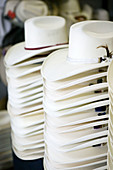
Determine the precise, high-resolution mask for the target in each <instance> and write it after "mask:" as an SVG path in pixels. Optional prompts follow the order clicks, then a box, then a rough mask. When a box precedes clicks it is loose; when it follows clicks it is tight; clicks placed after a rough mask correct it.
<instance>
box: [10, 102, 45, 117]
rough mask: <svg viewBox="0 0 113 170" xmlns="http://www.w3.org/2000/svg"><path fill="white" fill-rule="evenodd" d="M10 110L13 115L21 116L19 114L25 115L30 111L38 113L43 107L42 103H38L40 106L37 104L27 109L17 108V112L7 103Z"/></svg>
mask: <svg viewBox="0 0 113 170" xmlns="http://www.w3.org/2000/svg"><path fill="white" fill-rule="evenodd" d="M9 108H10V109H11V110H12V112H13V113H15V114H17V115H21V114H25V113H27V112H28V113H29V112H32V111H36V110H37V111H38V110H39V111H40V110H42V108H43V105H42V102H41V103H40V105H37V104H34V105H32V106H28V107H25V108H18V110H17V109H16V107H12V106H11V105H10V103H9V102H8V109H9Z"/></svg>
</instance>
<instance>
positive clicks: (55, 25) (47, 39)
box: [5, 16, 68, 65]
mask: <svg viewBox="0 0 113 170" xmlns="http://www.w3.org/2000/svg"><path fill="white" fill-rule="evenodd" d="M31 32H32V34H31ZM67 42H68V39H67V32H66V22H65V19H64V18H62V17H58V16H41V17H35V18H31V19H29V20H27V21H26V22H25V42H22V43H18V44H16V45H14V46H13V47H11V48H10V49H9V50H8V52H7V54H6V56H5V64H6V65H14V64H17V63H19V62H21V61H24V60H25V59H28V58H30V57H32V56H35V55H39V54H44V53H45V52H49V51H52V50H56V49H60V48H65V47H67V46H68V45H67Z"/></svg>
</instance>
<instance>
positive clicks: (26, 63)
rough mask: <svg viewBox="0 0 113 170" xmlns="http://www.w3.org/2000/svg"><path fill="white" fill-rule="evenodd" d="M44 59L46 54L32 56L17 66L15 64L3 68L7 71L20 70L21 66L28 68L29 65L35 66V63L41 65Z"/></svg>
mask: <svg viewBox="0 0 113 170" xmlns="http://www.w3.org/2000/svg"><path fill="white" fill-rule="evenodd" d="M46 57H47V54H46V55H38V56H33V57H31V58H28V59H26V60H24V61H23V62H20V63H18V64H15V65H12V66H9V65H5V67H6V68H7V69H9V68H21V67H22V66H29V65H33V64H34V65H35V64H36V63H37V64H42V63H43V61H44V60H45V58H46ZM4 64H5V63H4Z"/></svg>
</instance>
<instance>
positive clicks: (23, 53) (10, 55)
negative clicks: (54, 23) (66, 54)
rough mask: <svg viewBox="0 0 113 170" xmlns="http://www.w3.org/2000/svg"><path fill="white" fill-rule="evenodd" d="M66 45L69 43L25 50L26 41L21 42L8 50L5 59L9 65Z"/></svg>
mask: <svg viewBox="0 0 113 170" xmlns="http://www.w3.org/2000/svg"><path fill="white" fill-rule="evenodd" d="M66 47H68V44H65V45H56V46H51V47H48V48H43V49H39V50H25V42H21V43H18V44H16V45H14V46H13V47H11V48H10V49H9V50H8V52H7V53H6V56H5V60H4V61H5V64H6V66H7V65H8V66H11V65H14V64H17V63H19V62H21V61H24V60H26V59H28V58H30V57H33V56H35V55H39V54H44V53H46V52H51V51H53V50H57V49H60V48H66Z"/></svg>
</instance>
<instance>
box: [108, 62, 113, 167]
mask: <svg viewBox="0 0 113 170" xmlns="http://www.w3.org/2000/svg"><path fill="white" fill-rule="evenodd" d="M108 91H109V99H110V106H109V126H108V169H109V170H112V169H113V61H112V62H111V63H110V66H109V69H108Z"/></svg>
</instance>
